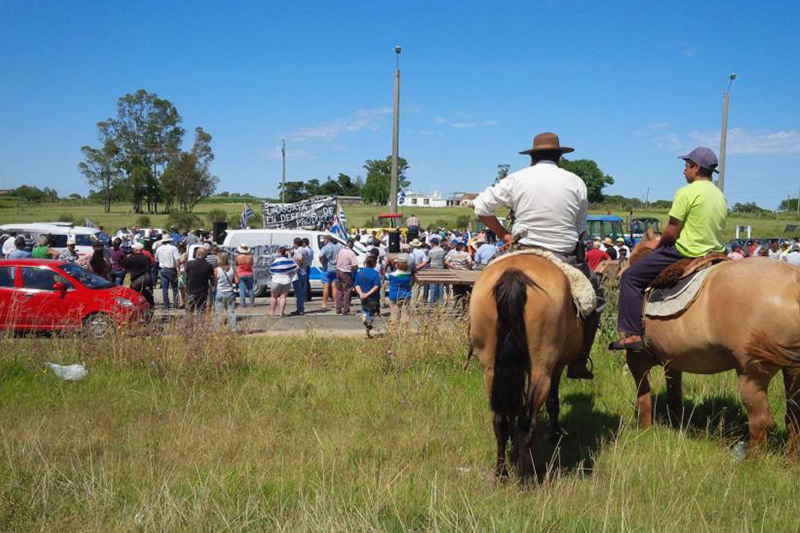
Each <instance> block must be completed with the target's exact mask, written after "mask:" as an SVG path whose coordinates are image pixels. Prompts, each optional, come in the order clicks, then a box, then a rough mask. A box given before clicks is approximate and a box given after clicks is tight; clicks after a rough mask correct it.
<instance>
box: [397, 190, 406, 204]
mask: <svg viewBox="0 0 800 533" xmlns="http://www.w3.org/2000/svg"><path fill="white" fill-rule="evenodd" d="M405 203H406V191H404V190H403V189H400V194H398V195H397V205H403V204H405Z"/></svg>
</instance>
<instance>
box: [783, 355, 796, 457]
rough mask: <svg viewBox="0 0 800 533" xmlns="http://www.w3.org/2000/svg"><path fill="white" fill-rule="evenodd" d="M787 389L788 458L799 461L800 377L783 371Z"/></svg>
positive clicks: (785, 370) (786, 370) (784, 383)
mask: <svg viewBox="0 0 800 533" xmlns="http://www.w3.org/2000/svg"><path fill="white" fill-rule="evenodd" d="M783 385H784V388H785V389H786V456H787V457H789V458H791V459H794V460H797V459H798V458H799V457H798V449H800V376H798V375H792V374H791V373H790V372H789V370H788V369H786V368H784V369H783Z"/></svg>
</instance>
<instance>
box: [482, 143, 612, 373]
mask: <svg viewBox="0 0 800 533" xmlns="http://www.w3.org/2000/svg"><path fill="white" fill-rule="evenodd" d="M573 151H574V149H573V148H570V147H567V146H561V141H560V140H559V138H558V135H556V134H555V133H550V132H545V133H540V134H539V135H537V136H536V137H534V139H533V148H531V149H530V150H524V151H522V152H520V154H524V155H529V156H530V157H531V166H529V167H527V168H524V169H522V170H519V171H517V172H514V173H512V174H509V175H508V176H507V177H506V178H505V179H502V180H500V181H499V182H498V183H497V184H495V185H493V186H491V187H489V188H488V189H486V190H485V191H484V192H482V193H481V194H479V195H478V197H477V198H476V199H475V201H474V206H475V215H476V216H477V217H478V218H479V219H480V221H481V222H483V223H484V224H485V225H486V227H487V228H489V229H490V230H492V231H493V232H494V233H495V235H497V237H498V238H499V239H501V240H502V241H504V242H505V243H507V244H512V243H513V244H514V246H515V247H516V248H538V249H542V250H546V251H549V252H552V253H553V254H555V255H556V256H558V257H560V258H561V259H563V260H564V261H565V262H567V263H569V264H571V265H573V266H575V267H576V268H578V269H579V270H581V272H583V274H584V275H585V276H586V277H587V278H589V279H590V280H592V285H593V286H594V288H595V292H596V293H597V308H596V310H595V312H594V313H592V314H591V315H590V316H589V317H587V318H586V322H585V324H584V328H583V329H584V338H583V343H582V347H581V353H580V356H579V357H578V358H577V359H576V360H575V361H574V362H573V363H572V364H571V365H570V366H569V367H568V369H567V377H570V378H573V379H592V378H593V377H594V376H593V374H592V372H591V371H590V370H589V369H588V368H587V364H588V361H589V353H590V351H591V348H592V343H593V342H594V337H595V334H596V333H597V328H598V326H599V325H600V313H602V310H603V306H604V303H605V301H604V299H603V294H602V288H601V286H600V284H599V283H598V282H597V280H596V279H595V277H594V274H593V273H592V271H591V269H589V267H588V265H586V262H585V258H584V257H583V255H584V254H583V239H584V237H585V234H586V213H587V210H588V207H589V199H588V194H587V192H586V184H585V183H584V182H583V180H582V179H581V178H580V177H578V176H576V175H575V174H573V173H572V172H569V171H567V170H565V169H563V168H560V166H559V162H560V161H561V157H562V156H563V155H564V154H566V153H570V152H573ZM500 207H508V208H510V209H511V211H513V213H514V223H513V233H512V232H509V231H508V230H507V229H506V228H504V227H503V225H502V224H500V221H499V220H497V217H496V216H495V211H496V210H497V209H498V208H500Z"/></svg>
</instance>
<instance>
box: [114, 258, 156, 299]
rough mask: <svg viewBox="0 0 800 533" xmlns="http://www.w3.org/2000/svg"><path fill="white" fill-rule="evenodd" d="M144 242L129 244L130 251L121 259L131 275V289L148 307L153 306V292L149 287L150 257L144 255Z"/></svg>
mask: <svg viewBox="0 0 800 533" xmlns="http://www.w3.org/2000/svg"><path fill="white" fill-rule="evenodd" d="M143 251H144V244H142V243H140V242H137V243H134V244H133V246H131V253H130V254H128V255H127V256H125V258H124V259H123V260H122V266H123V267H124V269H125V273H126V274H128V275H129V276H130V277H131V289H133V290H135V291H136V292H138V293H139V294H141V295H142V296H144V299H145V300H147V303H149V304H150V308H151V309H152V308H153V307H155V305H156V302H155V300H154V299H153V292H152V290H151V289H150V259H149V258H148V257H147V256H146V255H144V254H143V253H142V252H143Z"/></svg>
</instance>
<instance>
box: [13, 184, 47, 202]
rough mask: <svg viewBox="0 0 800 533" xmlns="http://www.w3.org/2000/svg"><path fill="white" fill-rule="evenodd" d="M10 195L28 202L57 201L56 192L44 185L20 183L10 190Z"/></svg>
mask: <svg viewBox="0 0 800 533" xmlns="http://www.w3.org/2000/svg"><path fill="white" fill-rule="evenodd" d="M11 196H16V197H17V198H22V199H23V200H25V202H27V203H29V204H41V203H42V202H57V201H58V193H57V192H56V191H55V190H54V189H49V188H47V187H45V188H44V189H40V188H39V187H31V186H30V185H21V186H19V187H17V188H16V189H13V190H12V191H11Z"/></svg>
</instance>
